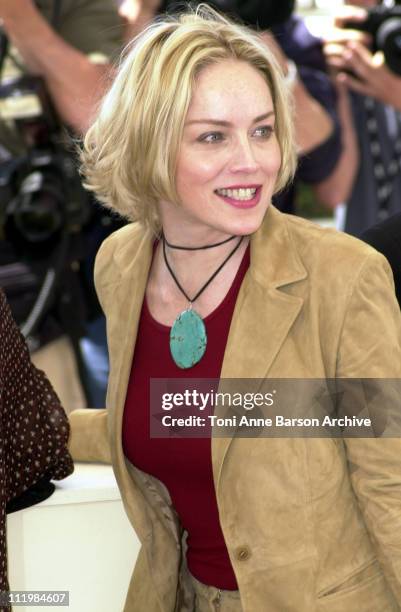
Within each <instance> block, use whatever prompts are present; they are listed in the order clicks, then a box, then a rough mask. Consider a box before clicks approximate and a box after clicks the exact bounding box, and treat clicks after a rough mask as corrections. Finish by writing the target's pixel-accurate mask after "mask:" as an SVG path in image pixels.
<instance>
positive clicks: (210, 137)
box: [198, 132, 224, 143]
mask: <svg viewBox="0 0 401 612" xmlns="http://www.w3.org/2000/svg"><path fill="white" fill-rule="evenodd" d="M223 139H224V136H223V134H222V133H221V132H208V133H207V134H202V135H201V136H199V138H198V140H199V142H206V143H213V142H220V141H222V140H223Z"/></svg>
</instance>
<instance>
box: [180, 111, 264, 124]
mask: <svg viewBox="0 0 401 612" xmlns="http://www.w3.org/2000/svg"><path fill="white" fill-rule="evenodd" d="M272 116H274V111H269V112H268V113H264V114H263V115H259V116H258V117H255V119H254V120H253V121H252V125H253V124H255V123H259V121H263V120H264V119H268V118H269V117H272ZM194 123H208V124H212V125H222V126H223V127H232V125H233V124H232V123H230V122H229V121H222V120H220V119H212V118H205V119H193V120H192V121H188V122H187V123H186V125H192V124H194Z"/></svg>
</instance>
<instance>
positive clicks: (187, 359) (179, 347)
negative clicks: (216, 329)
mask: <svg viewBox="0 0 401 612" xmlns="http://www.w3.org/2000/svg"><path fill="white" fill-rule="evenodd" d="M206 344H207V336H206V328H205V324H204V322H203V321H202V319H201V317H200V316H199V315H198V313H197V312H195V311H194V310H192V309H191V308H189V309H188V310H184V311H183V312H181V314H179V315H178V317H177V318H176V320H175V321H174V323H173V327H172V328H171V331H170V352H171V356H172V358H173V359H174V361H175V363H176V364H177V365H178V367H179V368H182V369H183V370H186V369H188V368H192V366H194V365H195V364H196V363H198V361H200V360H201V359H202V357H203V355H204V354H205V351H206Z"/></svg>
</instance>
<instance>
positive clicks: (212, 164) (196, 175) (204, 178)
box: [177, 155, 223, 190]
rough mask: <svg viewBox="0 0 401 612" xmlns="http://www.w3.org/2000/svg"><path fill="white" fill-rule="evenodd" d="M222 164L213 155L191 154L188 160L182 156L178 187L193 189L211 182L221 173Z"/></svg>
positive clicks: (178, 169)
mask: <svg viewBox="0 0 401 612" xmlns="http://www.w3.org/2000/svg"><path fill="white" fill-rule="evenodd" d="M222 165H223V164H222V163H219V161H218V160H217V159H216V157H215V156H213V155H209V156H205V155H202V156H191V158H190V159H189V158H188V159H187V160H185V159H184V158H182V161H180V163H179V165H178V167H177V187H178V189H188V188H191V189H192V190H193V189H196V187H197V186H201V185H205V184H206V183H209V182H210V181H212V180H214V179H215V178H216V177H217V176H218V175H219V173H220V171H221V169H222Z"/></svg>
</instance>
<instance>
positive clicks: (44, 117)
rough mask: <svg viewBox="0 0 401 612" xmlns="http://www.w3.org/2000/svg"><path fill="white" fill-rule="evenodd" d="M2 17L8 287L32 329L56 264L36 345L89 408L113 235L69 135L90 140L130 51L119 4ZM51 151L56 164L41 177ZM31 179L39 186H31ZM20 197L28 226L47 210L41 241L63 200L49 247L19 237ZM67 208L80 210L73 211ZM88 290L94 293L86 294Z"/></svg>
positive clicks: (72, 395)
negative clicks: (81, 346)
mask: <svg viewBox="0 0 401 612" xmlns="http://www.w3.org/2000/svg"><path fill="white" fill-rule="evenodd" d="M0 19H1V21H2V28H3V33H2V37H1V43H2V44H1V46H2V56H3V57H2V60H3V61H2V68H1V79H0V84H1V96H0V162H1V163H0V179H1V181H2V193H1V196H2V197H1V203H0V230H1V231H0V236H2V238H3V240H2V242H1V244H0V249H1V250H0V264H1V267H0V284H2V285H4V288H5V290H6V292H7V294H8V297H9V300H10V302H11V305H12V308H13V313H14V316H15V317H16V319H17V321H18V322H19V324H20V325H22V328H24V324H25V323H26V321H27V319H28V320H29V317H30V316H31V315H32V312H33V306H34V305H36V306H37V303H36V302H35V300H37V296H38V292H39V291H40V290H41V288H42V289H43V287H44V281H43V279H44V278H46V276H45V275H46V272H48V269H49V268H50V267H51V266H53V268H54V270H55V271H56V279H55V281H54V282H53V286H52V289H51V291H49V295H48V296H47V298H46V299H45V300H44V302H45V307H44V308H43V311H42V312H40V315H39V316H38V317H37V324H35V325H34V326H33V327H32V328H31V329H30V330H29V333H28V334H27V335H28V338H27V339H28V342H29V345H30V348H31V350H33V351H34V352H33V359H34V361H35V363H36V364H37V365H38V367H40V368H42V369H44V370H45V371H46V373H47V374H48V376H49V378H50V379H51V381H52V383H53V385H54V386H55V388H56V391H57V393H58V394H59V396H60V398H61V400H62V403H63V404H64V405H65V407H66V408H67V410H70V409H72V408H73V407H76V406H77V405H84V404H85V398H84V394H83V392H82V388H81V385H80V381H79V376H78V374H77V366H76V356H77V355H78V351H77V348H78V337H79V335H82V334H84V333H85V327H84V325H85V320H86V319H87V316H88V304H87V303H88V299H87V297H86V296H87V295H89V296H90V292H91V281H90V280H89V279H90V277H91V269H90V268H91V259H92V258H93V257H94V253H92V252H89V251H88V248H92V249H93V251H95V250H96V247H97V244H96V245H95V244H94V243H96V242H97V241H98V238H97V234H100V233H102V232H103V229H102V228H101V227H99V226H100V220H99V218H98V217H100V215H99V213H95V218H93V214H94V213H93V212H92V208H93V207H92V206H91V202H90V200H89V198H88V196H87V195H86V194H85V192H84V191H83V190H82V188H81V186H80V183H81V181H80V179H79V175H78V173H77V171H76V166H75V159H74V157H73V155H72V154H71V153H70V152H69V151H67V149H66V145H65V141H66V139H65V137H63V130H64V131H65V127H67V128H68V129H69V130H70V131H72V132H73V133H76V134H81V133H83V132H84V131H85V129H86V128H87V126H88V124H89V122H90V119H91V115H92V113H93V111H94V107H95V106H96V103H97V101H98V99H99V97H100V96H101V95H102V93H103V91H104V88H105V86H106V85H107V81H108V75H109V71H110V60H111V58H112V57H113V56H115V55H116V54H117V53H118V51H119V50H120V47H121V21H120V19H119V17H118V13H117V10H116V8H115V6H114V2H113V0H37V2H34V1H33V0H18V2H10V1H9V0H0ZM21 77H22V80H21ZM37 77H39V78H37ZM44 151H45V153H46V155H47V156H48V157H49V159H50V162H49V163H48V165H47V166H44V168H43V169H42V168H39V170H38V171H37V172H35V170H37V168H36V166H35V164H37V165H38V164H40V163H42V162H41V160H40V154H41V153H44ZM13 164H14V166H15V167H16V168H17V171H15V172H14V174H13V172H12V171H11V170H10V168H13V167H14V166H13ZM27 166H29V171H28V170H26V167H27ZM28 172H29V173H30V174H28ZM24 173H25V174H24ZM38 175H39V178H40V180H41V181H42V182H44V184H45V186H46V188H47V191H44V189H45V188H44V187H43V193H40V194H39V188H37V187H36V188H35V187H32V181H33V179H34V178H36V179H37V177H38ZM21 176H22V177H23V178H24V179H27V178H29V179H31V184H30V185H29V181H25V182H24V181H22V179H21ZM33 182H34V181H33ZM17 183H18V185H17V187H16V184H17ZM7 189H8V191H9V192H10V196H9V197H7V194H8V192H7ZM12 189H14V191H15V192H14V193H12ZM24 189H25V194H24V195H21V192H22V191H23V190H24ZM35 189H36V191H35ZM26 190H28V192H29V193H28V196H29V198H28V196H27V194H26ZM18 191H19V193H16V192H18ZM39 196H40V197H39ZM17 197H18V198H19V202H20V203H21V202H25V204H23V205H26V201H27V199H29V202H30V203H29V206H30V207H31V208H30V209H29V211H27V210H25V213H26V214H25V220H26V219H28V221H30V219H31V217H30V215H31V213H32V214H33V213H35V210H34V206H35V202H36V201H37V202H39V203H40V206H41V207H42V209H40V210H39V212H38V217H37V219H36V220H35V222H36V227H34V228H28V229H32V233H34V231H36V234H38V233H39V232H40V230H42V229H43V228H41V227H40V224H41V223H42V221H43V218H44V213H43V211H45V212H46V213H47V212H48V211H47V209H46V207H50V204H49V199H50V198H53V199H52V206H53V205H54V206H55V204H54V202H56V204H57V206H58V207H59V208H58V209H57V210H55V211H52V214H53V213H54V214H53V217H54V218H55V219H56V220H57V223H58V224H59V227H57V228H56V229H57V231H56V230H54V233H53V234H51V235H49V236H46V239H44V240H43V241H42V240H39V239H38V236H37V235H35V237H34V239H33V240H32V242H31V243H29V244H28V242H26V241H25V236H22V237H21V235H20V234H21V232H17V233H16V232H15V231H14V230H15V229H16V228H17V230H20V227H19V226H20V225H21V223H19V222H18V219H16V215H15V211H14V209H13V207H12V203H13V202H15V201H16V200H17ZM13 198H14V200H13ZM24 198H25V199H24ZM35 198H36V199H35ZM67 205H70V208H71V210H72V208H73V207H74V206H75V208H76V210H74V211H73V212H71V210H68V211H66V210H64V209H63V207H66V206H67ZM10 207H11V209H12V210H11V211H10ZM14 208H15V206H14ZM28 213H29V214H28ZM42 213H43V215H42ZM40 215H42V217H41V216H40ZM20 216H21V218H22V215H20ZM31 216H32V215H31ZM67 226H68V227H67ZM10 227H11V230H12V231H9V229H10ZM38 228H39V229H38ZM84 232H85V233H84ZM4 238H5V240H4ZM63 249H64V250H63ZM85 268H86V269H85ZM84 286H87V287H88V291H87V292H86V293H85V295H84V291H83V287H84ZM90 311H91V314H95V315H96V306H93V305H92V304H91V305H90ZM67 336H69V338H67ZM71 340H73V343H74V344H75V355H74V353H73V351H72V343H71Z"/></svg>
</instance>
